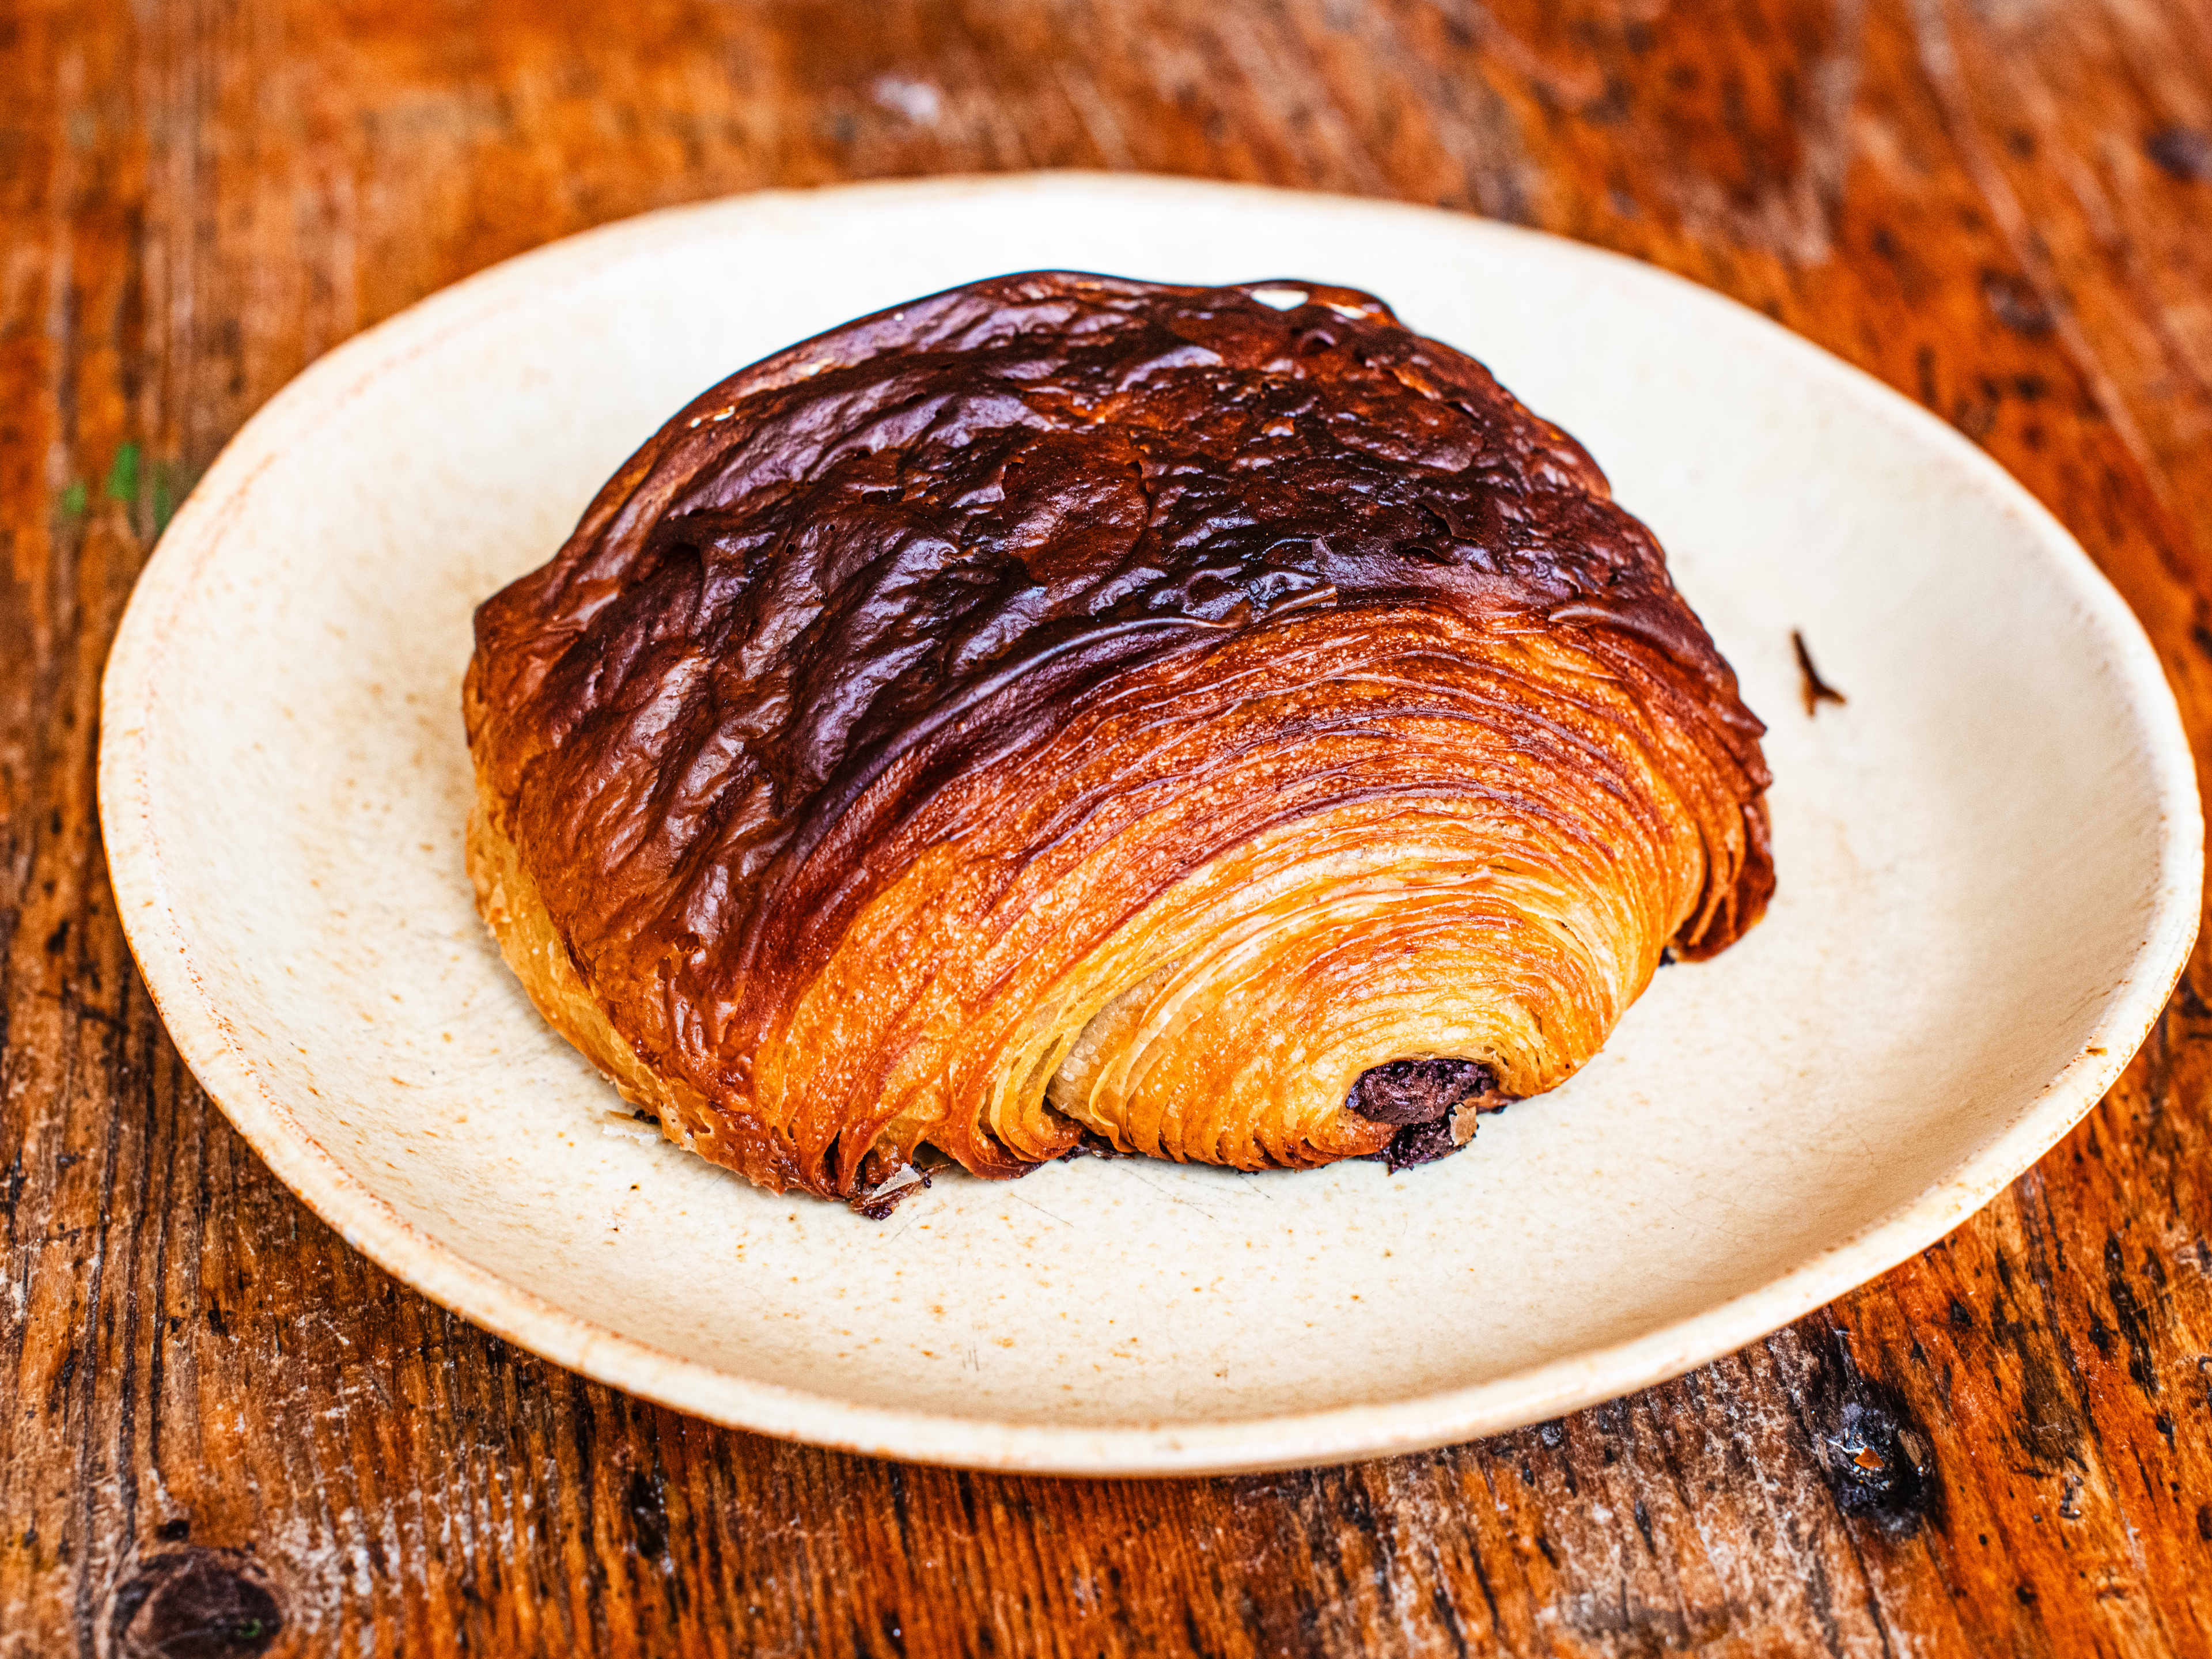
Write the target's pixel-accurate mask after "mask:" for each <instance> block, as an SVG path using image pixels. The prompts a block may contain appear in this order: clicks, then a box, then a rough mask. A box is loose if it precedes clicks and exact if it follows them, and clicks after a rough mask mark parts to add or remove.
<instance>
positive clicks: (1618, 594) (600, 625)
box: [465, 272, 1773, 1201]
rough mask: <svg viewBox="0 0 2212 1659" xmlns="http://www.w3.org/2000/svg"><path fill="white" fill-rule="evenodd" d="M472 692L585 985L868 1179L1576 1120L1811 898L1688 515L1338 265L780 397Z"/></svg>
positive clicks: (700, 452) (698, 1125)
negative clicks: (1646, 498) (1779, 915)
mask: <svg viewBox="0 0 2212 1659" xmlns="http://www.w3.org/2000/svg"><path fill="white" fill-rule="evenodd" d="M1274 289H1295V290H1296V294H1294V295H1278V294H1274V293H1272V292H1270V290H1274ZM1255 294H1267V295H1268V296H1269V298H1270V299H1283V298H1291V299H1295V298H1296V297H1297V295H1304V300H1303V302H1300V303H1295V304H1292V305H1291V306H1290V307H1289V308H1287V309H1279V308H1277V307H1276V306H1274V305H1271V304H1269V303H1267V302H1265V301H1262V300H1261V299H1259V298H1256V297H1255ZM465 703H466V714H467V721H468V732H469V740H470V744H471V749H472V750H473V751H474V753H475V756H476V759H477V768H478V777H479V783H480V788H481V808H480V811H481V821H480V823H478V825H477V828H476V831H475V833H474V834H473V835H472V837H471V851H472V860H473V861H474V863H475V866H476V868H477V876H478V884H479V888H480V890H483V892H484V893H485V894H486V911H487V915H489V916H490V917H491V919H492V921H493V922H494V926H495V929H497V930H498V931H499V932H500V933H501V939H502V943H503V945H505V946H506V947H507V951H508V955H509V957H510V960H513V961H514V962H515V963H516V966H517V968H518V970H519V971H521V972H522V974H523V977H524V980H525V982H526V984H528V985H529V986H530V987H531V989H532V994H533V996H535V997H537V999H538V1001H539V1004H540V1006H543V1007H545V1008H546V1009H547V1011H548V1012H549V1014H550V1015H551V1016H553V1017H554V1018H555V1019H556V1024H560V1025H561V1027H562V1030H564V1031H565V1032H567V1033H568V1035H570V1036H571V1037H572V1038H574V1040H576V1041H578V1042H580V1044H581V1045H582V1046H584V1047H585V1048H586V1051H587V1052H591V1053H592V1054H593V1057H594V1058H595V1059H597V1060H599V1063H600V1064H601V1065H602V1066H604V1067H605V1068H606V1069H607V1070H609V1071H610V1072H611V1073H614V1074H615V1075H616V1076H617V1079H618V1080H621V1081H622V1082H623V1084H624V1086H625V1089H626V1091H628V1092H630V1093H631V1094H633V1095H634V1096H635V1097H640V1098H642V1099H646V1100H648V1101H649V1102H650V1103H653V1105H654V1106H655V1109H657V1110H659V1113H660V1115H662V1117H663V1120H664V1121H665V1122H666V1124H667V1126H668V1127H669V1130H670V1132H671V1133H672V1134H674V1135H676V1136H677V1137H678V1139H683V1140H684V1141H685V1142H686V1143H687V1144H689V1145H690V1146H693V1147H695V1148H696V1150H698V1151H699V1152H702V1153H703V1154H704V1155H706V1156H708V1157H710V1158H714V1159H715V1160H716V1161H718V1162H720V1163H723V1164H727V1165H729V1166H731V1167H732V1168H735V1169H738V1170H742V1171H744V1173H745V1174H746V1175H747V1176H750V1177H751V1178H752V1179H753V1180H755V1181H757V1182H761V1183H763V1184H764V1185H766V1186H769V1187H771V1188H777V1189H782V1188H789V1187H800V1188H806V1189H809V1190H811V1191H813V1192H816V1193H819V1194H824V1195H829V1196H836V1197H841V1198H844V1199H847V1200H858V1201H865V1200H866V1199H867V1198H868V1196H869V1195H870V1194H873V1193H875V1192H878V1190H880V1189H882V1188H884V1186H885V1184H886V1183H887V1182H888V1183H891V1184H894V1185H896V1184H898V1183H900V1182H904V1181H907V1180H910V1179H911V1177H909V1176H905V1175H903V1174H902V1171H903V1170H905V1169H906V1167H907V1166H908V1164H909V1162H910V1160H911V1159H913V1158H914V1157H915V1155H916V1152H917V1151H918V1149H920V1148H921V1147H922V1146H925V1145H929V1146H936V1147H938V1148H940V1149H941V1150H942V1151H943V1152H945V1153H947V1154H949V1155H950V1156H951V1158H955V1159H957V1161H958V1162H959V1163H961V1164H964V1165H966V1166H967V1167H968V1168H969V1169H971V1170H976V1171H978V1172H979V1173H982V1174H987V1175H1010V1174H1016V1173H1019V1172H1021V1171H1022V1170H1024V1169H1026V1168H1029V1167H1030V1166H1032V1165H1034V1164H1037V1163H1039V1162H1041V1161H1042V1160H1044V1159H1046V1158H1053V1157H1057V1156H1059V1155H1060V1154H1061V1153H1063V1152H1067V1151H1068V1150H1069V1149H1070V1148H1071V1147H1073V1146H1075V1145H1076V1144H1077V1143H1078V1141H1079V1139H1082V1138H1083V1137H1084V1136H1085V1134H1086V1133H1088V1134H1090V1135H1091V1136H1092V1137H1094V1138H1097V1139H1101V1140H1103V1141H1104V1142H1109V1143H1111V1144H1112V1145H1113V1146H1115V1147H1117V1148H1119V1149H1120V1150H1122V1151H1125V1152H1148V1153H1151V1154H1153V1155H1155V1156H1166V1157H1172V1158H1192V1159H1200V1160H1204V1161H1209V1162H1218V1163H1224V1164H1233V1165H1237V1166H1238V1167H1243V1168H1256V1167H1265V1166H1271V1165H1293V1166H1295V1165H1301V1164H1319V1163H1326V1162H1329V1161H1331V1160H1333V1159H1334V1158H1342V1157H1348V1156H1370V1155H1375V1154H1378V1153H1383V1152H1384V1151H1385V1149H1386V1147H1387V1146H1389V1143H1390V1142H1391V1141H1392V1139H1393V1137H1394V1136H1397V1135H1399V1134H1401V1132H1402V1131H1403V1129H1404V1128H1405V1127H1406V1124H1407V1123H1408V1122H1412V1121H1413V1120H1412V1119H1407V1118H1406V1117H1405V1114H1406V1113H1407V1111H1410V1110H1412V1109H1413V1107H1412V1106H1410V1105H1407V1104H1406V1103H1404V1102H1399V1101H1397V1098H1396V1096H1395V1095H1390V1091H1389V1089H1387V1088H1384V1087H1383V1086H1382V1085H1372V1086H1369V1087H1366V1088H1364V1090H1363V1089H1362V1085H1361V1082H1360V1080H1361V1079H1363V1078H1364V1076H1365V1074H1366V1073H1368V1072H1369V1071H1370V1070H1371V1069H1373V1068H1377V1067H1385V1066H1391V1065H1393V1064H1394V1063H1397V1062H1404V1061H1421V1060H1455V1061H1457V1062H1459V1063H1460V1064H1461V1065H1462V1066H1464V1067H1466V1068H1468V1069H1466V1070H1465V1071H1464V1072H1460V1071H1455V1072H1453V1073H1451V1076H1450V1077H1449V1078H1448V1079H1446V1078H1443V1074H1442V1073H1437V1077H1436V1078H1434V1079H1428V1080H1427V1082H1426V1083H1425V1084H1424V1085H1423V1086H1424V1087H1425V1088H1427V1090H1428V1093H1430V1094H1435V1095H1436V1096H1437V1100H1438V1101H1441V1102H1442V1104H1440V1105H1437V1109H1436V1111H1435V1112H1433V1113H1431V1118H1430V1119H1428V1120H1421V1121H1432V1122H1433V1123H1434V1124H1435V1125H1437V1126H1441V1125H1442V1124H1443V1121H1444V1118H1443V1114H1444V1113H1446V1112H1448V1111H1449V1110H1450V1109H1453V1108H1454V1107H1455V1105H1456V1104H1458V1103H1461V1102H1462V1101H1463V1100H1465V1099H1468V1098H1472V1097H1474V1096H1476V1095H1480V1096H1482V1097H1484V1098H1485V1099H1486V1100H1491V1101H1495V1100H1502V1099H1504V1098H1509V1097H1524V1096H1527V1095H1529V1094H1533V1093H1536V1092H1539V1091H1541V1090H1543V1089H1546V1088H1549V1087H1551V1086H1553V1085H1554V1084H1556V1083H1558V1082H1559V1081H1560V1080H1562V1079H1564V1078H1565V1076H1566V1075H1568V1074H1569V1073H1571V1072H1572V1071H1573V1070H1574V1069H1575V1068H1576V1067H1577V1066H1579V1065H1581V1064H1582V1063H1583V1061H1584V1060H1587V1059H1588V1058H1589V1055H1590V1054H1592V1053H1594V1052H1595V1049H1596V1048H1597V1046H1598V1045H1599V1044H1600V1043H1601V1042H1603V1040H1604V1038H1605V1036H1606V1034H1607V1032H1608V1031H1609V1030H1611V1028H1612V1025H1613V1022H1614V1021H1615V1020H1616V1019H1617V1018H1619V1015H1620V1012H1621V1010H1622V1009H1623V1008H1625V1007H1626V1005H1627V1003H1628V1002H1629V1001H1630V1000H1632V999H1633V998H1634V996H1635V995H1636V994H1638V992H1640V991H1641V989H1642V988H1643V986H1644V982H1645V981H1647V980H1648V979H1649V977H1650V972H1651V969H1652V968H1653V967H1654V966H1655V965H1656V963H1657V961H1658V958H1659V954H1660V952H1661V951H1662V949H1664V948H1666V947H1668V946H1669V945H1671V946H1672V947H1673V948H1674V951H1676V952H1677V953H1678V954H1680V955H1682V956H1685V957H1703V956H1707V955H1710V954H1711V953H1712V952H1714V951H1718V950H1720V949H1722V948H1723V947H1724V946H1725V945H1728V944H1729V942H1730V941H1732V940H1733V939H1735V938H1736V937H1737V936H1738V935H1739V934H1740V933H1742V932H1743V930H1744V929H1745V928H1747V927H1749V926H1750V925H1751V923H1752V922H1753V921H1755V920H1757V918H1758V916H1759V914H1760V912H1761V911H1762V909H1763V908H1764V907H1765V903H1766V901H1767V897H1768V895H1769V894H1770V892H1771V890H1772V885H1773V875H1772V867H1771V861H1770V859H1769V855H1768V850H1767V835H1766V817H1765V804H1764V800H1763V799H1762V793H1761V792H1762V791H1763V790H1764V789H1765V786H1766V783H1767V774H1766V770H1765V764H1764V763H1763V761H1762V759H1761V757H1760V752H1759V734H1760V732H1761V731H1762V727H1761V726H1760V725H1759V721H1758V720H1756V719H1754V718H1753V716H1752V714H1750V713H1749V712H1748V711H1747V709H1746V708H1744V706H1743V704H1742V703H1741V701H1740V700H1739V699H1738V696H1737V693H1736V685H1735V676H1734V675H1733V673H1732V672H1731V671H1729V666H1728V665H1727V664H1726V663H1725V662H1724V661H1723V659H1721V657H1720V655H1719V653H1718V652H1717V650H1716V649H1715V648H1714V646H1713V644H1712V641H1711V640H1710V639H1709V638H1708V637H1707V635H1706V634H1705V629H1703V627H1702V626H1701V625H1700V624H1699V621H1698V619H1697V617H1695V616H1694V615H1693V614H1692V612H1691V611H1690V609H1689V607H1688V606H1687V605H1686V604H1685V603H1684V602H1683V600H1682V599H1681V598H1680V595H1678V594H1677V593H1676V592H1675V591H1674V586H1673V585H1672V584H1671V582H1670V581H1669V580H1668V574H1667V569H1666V564H1665V561H1664V559H1663V557H1662V554H1661V552H1660V550H1659V548H1658V546H1657V544H1656V542H1655V541H1654V540H1653V539H1652V538H1651V536H1650V533H1649V532H1647V531H1646V530H1645V529H1644V526H1642V525H1640V524H1639V523H1638V522H1637V521H1636V520H1634V519H1632V518H1631V517H1630V516H1629V515H1628V514H1627V513H1625V512H1623V511H1622V510H1621V509H1620V508H1619V507H1616V506H1614V505H1613V502H1612V501H1611V500H1610V499H1609V497H1608V494H1607V485H1606V482H1605V479H1604V477H1603V476H1602V475H1601V473H1600V472H1599V471H1598V469H1597V467H1596V465H1595V464H1594V463H1593V462H1592V461H1591V459H1590V458H1589V456H1588V455H1586V454H1585V453H1583V450H1582V449H1581V447H1579V446H1577V444H1576V443H1575V442H1574V441H1573V440H1571V438H1569V437H1568V436H1567V435H1565V433H1563V432H1561V431H1560V430H1559V428H1556V427H1553V426H1552V425H1550V424H1548V423H1547V422H1544V421H1542V420H1540V419H1538V418H1537V417H1536V416H1534V415H1532V414H1531V413H1529V411H1528V410H1526V409H1523V408H1522V406H1521V405H1520V404H1518V403H1517V402H1516V401H1515V400H1514V398H1512V397H1511V396H1510V394H1508V393H1507V392H1505V391H1504V389H1503V388H1501V387H1500V386H1498V383H1497V382H1496V380H1493V379H1492V377H1491V375H1490V374H1488V373H1487V372H1486V370H1485V369H1484V368H1482V367H1481V365H1480V364H1479V363H1477V362H1474V361H1473V360H1471V359H1470V358H1468V357H1467V356H1462V354H1461V353H1459V352H1457V351H1455V350H1453V349H1450V348H1449V347H1446V346H1443V345H1441V344H1438V343H1436V342H1434V341H1431V340H1427V339H1424V338H1422V337H1419V336H1418V335H1416V334H1413V333H1412V332H1410V331H1407V329H1406V328H1405V327H1404V326H1403V325H1401V324H1400V323H1399V322H1398V320H1397V319H1395V317H1394V316H1393V315H1392V314H1391V313H1390V312H1389V308H1388V307H1385V306H1384V305H1383V303H1382V302H1381V301H1377V300H1376V299H1375V298H1373V297H1372V296H1370V295H1365V294H1361V293H1357V292H1353V291H1351V290H1348V289H1337V288H1329V287H1326V286H1322V285H1320V284H1315V283H1260V284H1253V285H1250V286H1248V287H1242V288H1224V289H1207V288H1177V287H1169V286H1163V285H1159V284H1153V283H1138V282H1129V281H1124V280H1121V279H1119V278H1115V277H1109V276H1085V275H1076V274H1069V273H1059V272H1051V273H1039V274H1031V275H1026V276H1008V277H1002V278H999V279H996V280H994V281H990V282H984V283H975V284H973V285H971V286H969V287H967V288H963V289H954V290H952V291H951V292H949V293H945V294H941V295H936V296H934V297H933V298H929V299H925V300H919V301H915V302H914V303H912V304H910V305H907V306H903V307H899V308H898V309H896V310H893V311H889V312H884V313H880V314H878V315H877V316H874V317H870V318H867V319H862V320H860V321H859V322H855V323H853V324H850V325H847V326H845V327H842V328H840V329H837V330H835V331H832V332H830V333H828V334H825V335H823V336H821V337H818V338H817V339H814V340H811V341H809V342H807V343H805V344H803V345H799V346H796V347H793V349H790V350H787V351H785V352H782V353H781V354H779V355H778V356H774V357H771V358H769V359H768V360H767V361H766V362H762V363H759V364H757V365H756V366H754V367H753V368H748V369H746V370H744V371H743V372H742V373H740V374H736V375H734V376H732V378H731V379H729V380H726V381H724V382H723V383H722V384H720V386H716V387H714V389H713V390H712V391H710V392H708V393H706V394H705V395H704V396H702V397H701V398H698V399H697V400H696V402H694V403H693V404H691V405H690V407H689V408H688V409H686V410H684V411H683V412H682V413H680V414H679V415H678V416H677V417H676V418H675V419H674V420H672V421H671V422H669V424H668V425H667V426H666V427H665V428H663V429H662V430H661V432H660V433H659V435H656V436H655V437H654V438H653V440H652V441H650V442H648V443H647V445H646V446H645V447H644V448H643V449H641V451H640V452H639V453H637V454H636V455H635V457H633V458H632V459H631V460H630V461H629V463H628V464H627V465H624V466H623V469H622V471H620V472H619V473H618V474H617V476H616V477H614V478H613V479H612V480H611V482H610V483H608V484H607V485H606V487H605V489H603V490H601V492H600V493H599V497H598V499H597V500H596V501H594V502H593V503H592V507H590V509H589V511H588V512H586V514H585V516H584V518H583V520H582V522H581V523H580V525H579V526H578V527H577V530H576V532H575V533H574V536H573V537H572V538H570V539H569V541H568V544H566V545H565V546H564V547H563V548H562V550H561V551H560V552H559V554H558V555H557V556H555V558H554V559H553V560H552V561H551V562H550V563H548V564H547V565H545V566H544V568H541V569H539V570H537V571H535V572H533V573H532V574H530V575H528V576H526V577H524V578H523V579H522V580H519V581H517V582H515V583H514V584H513V586H509V587H507V589H505V590H504V591H503V592H500V593H498V594H496V595H495V596H494V597H493V598H492V599H489V600H488V601H487V602H486V603H485V604H484V605H483V608H482V609H481V610H480V611H479V612H478V613H477V652H476V656H475V659H474V660H473V661H472V663H471V665H470V671H469V675H468V680H467V686H466V691H465ZM601 1017H604V1027H601V1026H599V1025H598V1024H595V1022H597V1021H599V1019H600V1018H601ZM586 1026H591V1027H592V1029H591V1030H584V1029H583V1028H584V1027H586ZM1478 1072H1479V1073H1480V1078H1479V1082H1480V1088H1477V1087H1476V1086H1475V1083H1476V1081H1477V1080H1478V1079H1477V1073H1478ZM1423 1075H1424V1076H1425V1075H1426V1074H1423ZM1439 1079H1441V1080H1439ZM1385 1080H1386V1082H1387V1079H1385ZM1462 1082H1464V1083H1466V1084H1467V1085H1468V1086H1467V1087H1464V1088H1460V1087H1458V1086H1457V1085H1458V1084H1460V1083H1462ZM1446 1084H1450V1085H1453V1086H1450V1087H1446V1086H1444V1085H1446ZM1431 1085H1433V1086H1431ZM1356 1091H1357V1092H1359V1094H1360V1101H1359V1102H1355V1101H1353V1100H1352V1096H1353V1095H1354V1094H1355V1092H1356ZM1420 1092H1421V1091H1419V1090H1413V1091H1411V1092H1408V1091H1407V1090H1404V1089H1401V1090H1399V1091H1398V1093H1400V1094H1404V1095H1406V1097H1407V1101H1411V1100H1413V1096H1414V1095H1416V1094H1420ZM1385 1095H1389V1103H1386V1106H1385V1109H1383V1110H1382V1111H1381V1112H1380V1115H1376V1112H1374V1111H1371V1110H1370V1111H1367V1112H1363V1111H1361V1110H1359V1109H1356V1107H1357V1105H1358V1104H1359V1103H1361V1102H1364V1103H1368V1104H1370V1106H1371V1105H1372V1104H1373V1103H1374V1101H1376V1100H1381V1099H1383V1097H1384V1096H1385ZM1447 1095H1449V1096H1451V1097H1452V1098H1451V1099H1444V1097H1445V1096H1447ZM1421 1098H1422V1099H1424V1100H1425V1099H1427V1095H1425V1094H1422V1095H1421ZM1394 1114H1395V1115H1394ZM1469 1127H1471V1115H1469ZM1440 1132H1441V1129H1440V1128H1439V1133H1440ZM1463 1138H1464V1137H1463V1136H1462V1137H1461V1139H1463ZM1431 1139H1434V1135H1431Z"/></svg>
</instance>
